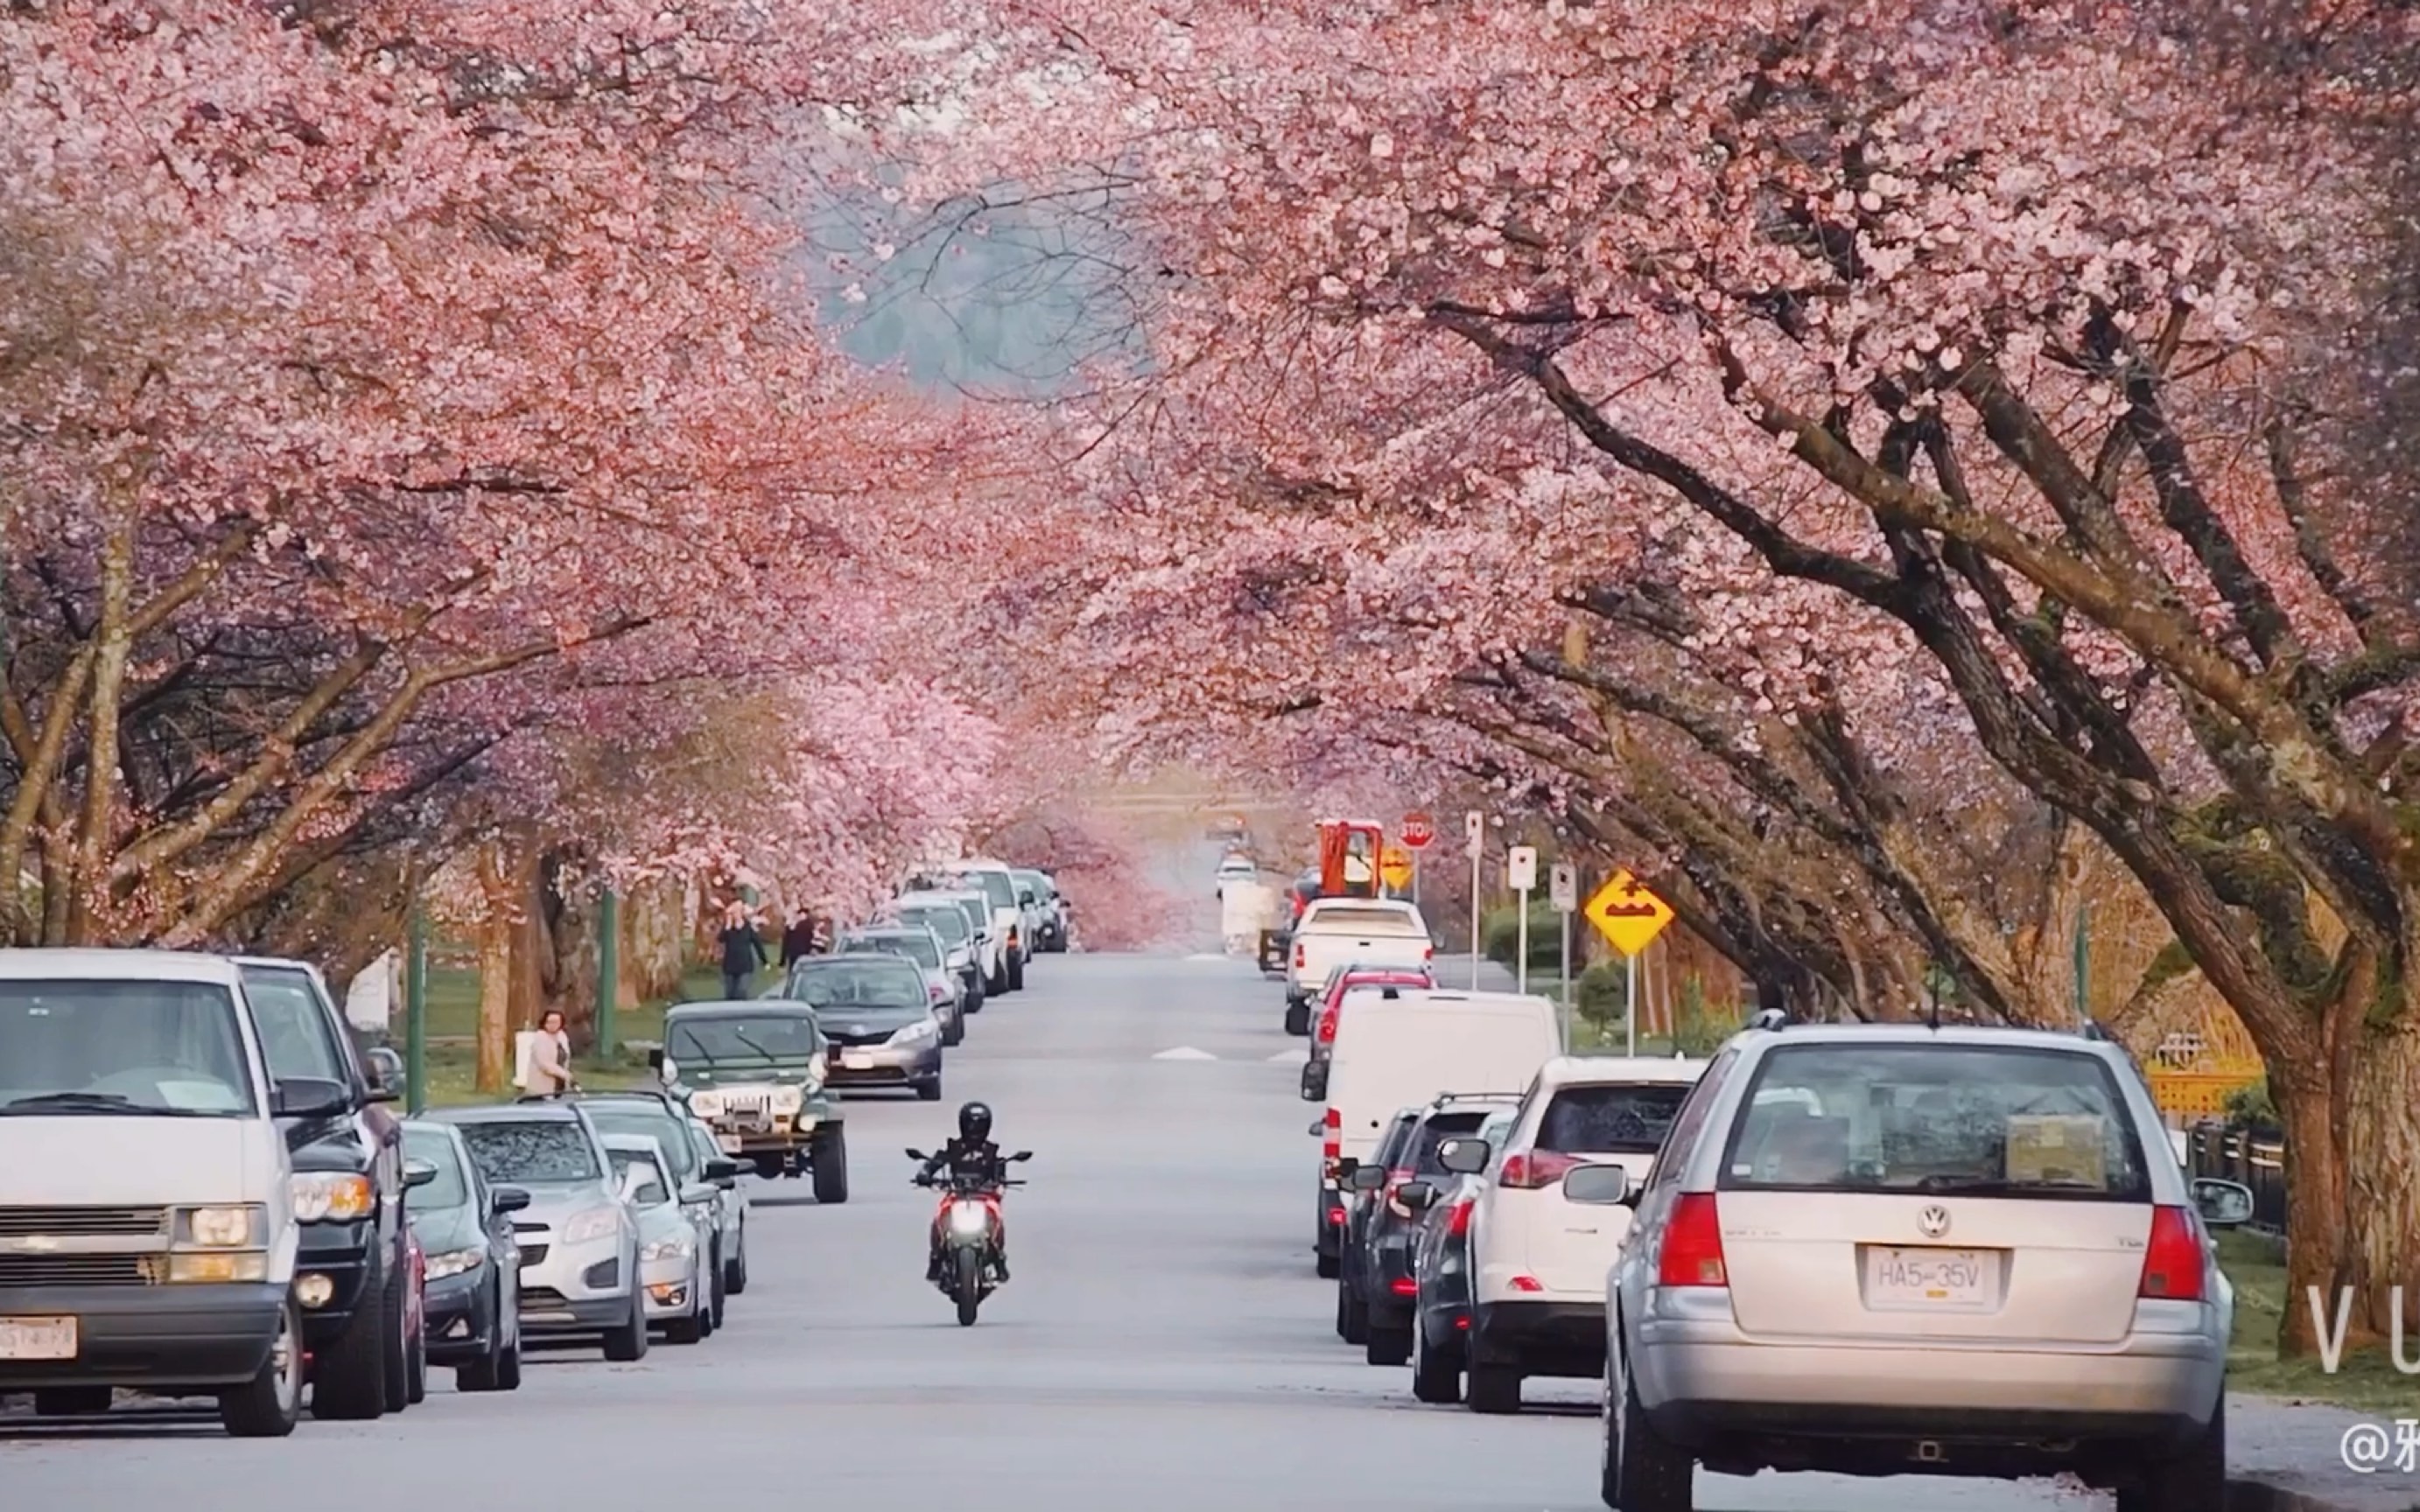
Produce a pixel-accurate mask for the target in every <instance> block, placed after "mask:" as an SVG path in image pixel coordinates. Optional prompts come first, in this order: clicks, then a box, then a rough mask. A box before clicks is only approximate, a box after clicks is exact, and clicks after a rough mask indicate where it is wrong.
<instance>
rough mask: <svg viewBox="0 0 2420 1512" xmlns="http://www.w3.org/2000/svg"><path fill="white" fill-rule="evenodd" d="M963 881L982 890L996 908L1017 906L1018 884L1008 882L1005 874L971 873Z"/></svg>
mask: <svg viewBox="0 0 2420 1512" xmlns="http://www.w3.org/2000/svg"><path fill="white" fill-rule="evenodd" d="M961 880H962V881H963V882H964V883H965V884H966V885H967V886H968V887H976V888H979V889H981V890H982V892H983V895H984V896H985V897H986V898H988V899H990V900H991V905H992V906H993V907H994V908H1014V907H1016V883H1014V882H1011V881H1009V880H1008V873H1007V872H968V873H967V874H966V876H965V877H964V878H962V879H961Z"/></svg>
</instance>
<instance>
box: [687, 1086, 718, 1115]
mask: <svg viewBox="0 0 2420 1512" xmlns="http://www.w3.org/2000/svg"><path fill="white" fill-rule="evenodd" d="M689 1110H690V1112H691V1113H694V1114H696V1115H697V1116H698V1117H699V1118H701V1119H719V1118H721V1117H722V1094H721V1092H718V1091H716V1090H715V1089H714V1088H710V1087H704V1088H698V1089H697V1090H696V1091H694V1092H691V1093H690V1095H689Z"/></svg>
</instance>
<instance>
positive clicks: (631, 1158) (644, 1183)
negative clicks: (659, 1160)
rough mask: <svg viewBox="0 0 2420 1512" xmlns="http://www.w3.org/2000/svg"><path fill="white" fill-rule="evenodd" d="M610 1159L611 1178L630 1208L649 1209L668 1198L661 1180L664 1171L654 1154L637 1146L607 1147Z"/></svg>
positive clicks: (670, 1197)
mask: <svg viewBox="0 0 2420 1512" xmlns="http://www.w3.org/2000/svg"><path fill="white" fill-rule="evenodd" d="M606 1154H607V1155H608V1156H610V1157H611V1158H612V1160H613V1180H614V1182H615V1184H616V1185H618V1186H619V1187H620V1188H621V1189H622V1193H623V1195H624V1196H627V1197H628V1198H629V1199H630V1203H631V1205H632V1206H633V1207H640V1208H653V1207H656V1206H658V1205H659V1204H661V1203H666V1202H670V1201H671V1200H672V1193H671V1191H670V1190H669V1189H668V1188H667V1187H666V1185H665V1182H664V1173H663V1170H662V1168H661V1167H659V1166H658V1165H656V1161H655V1157H654V1156H652V1155H649V1154H647V1153H646V1152H645V1151H644V1150H638V1149H609V1150H607V1151H606Z"/></svg>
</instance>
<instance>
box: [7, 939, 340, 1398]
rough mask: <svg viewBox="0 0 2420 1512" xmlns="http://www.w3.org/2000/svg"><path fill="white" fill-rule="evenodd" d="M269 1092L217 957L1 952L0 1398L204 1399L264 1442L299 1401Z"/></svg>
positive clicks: (302, 1109)
mask: <svg viewBox="0 0 2420 1512" xmlns="http://www.w3.org/2000/svg"><path fill="white" fill-rule="evenodd" d="M345 1094H346V1088H341V1087H339V1086H337V1085H335V1084H334V1083H324V1084H323V1083H287V1084H286V1085H284V1086H282V1087H280V1086H275V1085H272V1084H271V1081H270V1079H269V1075H268V1072H267V1069H266V1064H265V1062H264V1061H263V1059H262V1057H261V1051H260V1041H259V1036H258V1034H257V1032H256V1029H255V1028H254V1026H253V1019H252V1012H251V1009H250V1007H249V1005H248V1004H247V1003H246V1001H245V998H244V992H243V979H242V976H241V973H240V969H239V968H238V966H237V965H236V964H235V963H234V962H232V961H228V960H225V959H222V958H219V957H216V956H204V955H187V954H183V953H181V952H174V951H165V950H0V1393H6V1392H23V1391H30V1392H32V1393H33V1394H34V1397H35V1407H36V1410H37V1411H38V1412H45V1413H48V1412H99V1411H102V1410H105V1409H106V1408H107V1407H108V1405H109V1402H110V1394H111V1392H112V1390H113V1389H114V1388H117V1387H132V1388H134V1389H137V1390H141V1391H145V1392H149V1393H155V1394H160V1395H166V1396H194V1395H211V1396H217V1398H218V1401H219V1416H220V1419H221V1421H222V1422H223V1423H224V1424H225V1427H226V1429H227V1431H228V1432H230V1433H233V1434H236V1435H239V1436H241V1437H248V1438H282V1437H284V1436H285V1435H286V1434H288V1433H291V1432H292V1431H293V1430H294V1424H295V1420H296V1417H297V1415H298V1414H299V1412H300V1410H301V1405H302V1372H303V1348H302V1334H301V1325H300V1318H299V1316H298V1314H297V1311H296V1305H295V1301H294V1297H293V1287H294V1257H295V1251H296V1247H297V1242H298V1238H299V1232H298V1229H297V1227H296V1225H295V1221H294V1209H293V1199H292V1193H291V1187H290V1183H291V1181H292V1175H293V1173H292V1166H291V1164H290V1162H289V1161H288V1159H287V1149H286V1140H285V1137H284V1136H283V1135H282V1134H280V1133H279V1130H278V1126H277V1122H276V1118H277V1116H278V1115H279V1114H281V1113H283V1114H287V1115H291V1116H312V1115H314V1114H318V1113H319V1112H321V1111H322V1104H323V1103H324V1104H325V1107H326V1110H327V1111H334V1110H336V1109H338V1108H339V1107H340V1106H342V1105H346V1104H345V1103H344V1099H345Z"/></svg>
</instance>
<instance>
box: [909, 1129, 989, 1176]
mask: <svg viewBox="0 0 2420 1512" xmlns="http://www.w3.org/2000/svg"><path fill="white" fill-rule="evenodd" d="M944 1170H946V1171H948V1172H949V1173H950V1174H951V1175H952V1176H965V1177H971V1178H973V1179H975V1180H985V1181H1004V1180H1007V1179H1008V1162H1007V1161H1005V1160H1003V1159H1001V1153H1000V1146H998V1145H996V1144H994V1143H992V1142H991V1141H990V1140H988V1139H984V1140H969V1139H956V1138H953V1139H952V1140H951V1141H950V1142H949V1143H948V1144H946V1145H943V1146H942V1147H941V1148H940V1149H937V1150H935V1151H933V1154H932V1158H931V1159H929V1160H927V1161H925V1162H924V1168H923V1173H922V1174H923V1176H924V1177H925V1178H927V1179H930V1178H932V1177H934V1176H938V1175H939V1174H940V1173H941V1172H942V1171H944Z"/></svg>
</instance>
